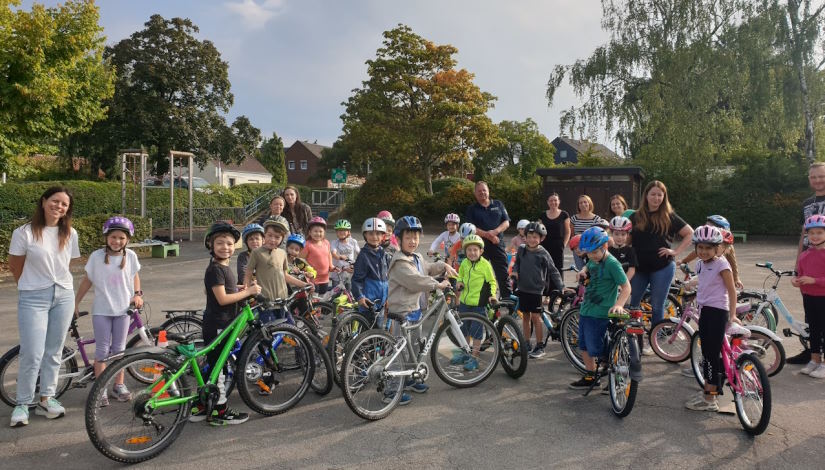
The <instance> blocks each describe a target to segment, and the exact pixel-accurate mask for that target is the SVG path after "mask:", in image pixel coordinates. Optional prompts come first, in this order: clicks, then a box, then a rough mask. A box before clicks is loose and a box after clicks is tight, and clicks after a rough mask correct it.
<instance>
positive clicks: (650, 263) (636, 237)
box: [630, 212, 687, 273]
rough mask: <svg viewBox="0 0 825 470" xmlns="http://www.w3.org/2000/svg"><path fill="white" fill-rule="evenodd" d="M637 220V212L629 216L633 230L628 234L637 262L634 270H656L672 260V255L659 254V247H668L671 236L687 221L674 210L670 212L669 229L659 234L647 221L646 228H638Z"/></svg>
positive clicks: (649, 271)
mask: <svg viewBox="0 0 825 470" xmlns="http://www.w3.org/2000/svg"><path fill="white" fill-rule="evenodd" d="M638 220H639V218H638V216H637V213H633V215H631V216H630V221H631V222H633V230H632V231H631V232H630V235H631V237H632V239H633V250H634V251H635V252H636V261H637V262H638V267H637V269H636V270H637V271H639V272H643V273H651V272H654V271H658V270H660V269H662V268H664V267H665V266H667V265H668V264H669V263H670V262H672V261H673V257H672V256H669V257H662V256H659V249H660V248H670V242H672V241H673V237H674V236H675V235H676V234H678V233H679V231H680V230H682V228H683V227H685V226H686V225H687V222H685V221H684V220H682V218H681V217H679V216H678V215H676V213H675V212H674V213H672V214H670V230H669V231H668V232H667V233H666V234H664V235H661V234H659V233H657V232H654V231H653V225H652V224H651V223H648V226H647V229H646V230H644V231H642V230H639V228H638V225H637V223H638Z"/></svg>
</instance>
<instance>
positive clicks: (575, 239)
mask: <svg viewBox="0 0 825 470" xmlns="http://www.w3.org/2000/svg"><path fill="white" fill-rule="evenodd" d="M581 238H582V235H581V234H578V235H574V236H572V237H571V238H570V241H569V242H567V246H569V247H570V251H572V252H573V264H574V265H576V266H578V264H577V262H576V258H586V257H587V256H585V254H584V253H582V252H581V251H579V240H581ZM586 265H587V263H586V262H585V263H582V268H581V269H584V266H586Z"/></svg>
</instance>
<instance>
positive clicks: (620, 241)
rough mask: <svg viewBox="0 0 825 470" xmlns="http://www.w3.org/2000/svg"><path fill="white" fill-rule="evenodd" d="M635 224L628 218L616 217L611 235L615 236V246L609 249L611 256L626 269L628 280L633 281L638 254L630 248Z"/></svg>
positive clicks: (611, 228) (611, 222)
mask: <svg viewBox="0 0 825 470" xmlns="http://www.w3.org/2000/svg"><path fill="white" fill-rule="evenodd" d="M632 229H633V224H632V223H631V222H630V219H628V218H627V217H622V216H620V215H619V216H616V217H613V218H612V219H610V234H611V235H612V236H613V246H611V247H610V248H609V251H610V254H611V255H613V257H614V258H616V259H617V260H619V263H621V265H622V269H624V272H625V275H626V276H627V280H628V281H629V280H631V279H633V275H634V274H636V266H638V262H637V261H636V252H635V251H633V248H632V247H631V246H630V230H632Z"/></svg>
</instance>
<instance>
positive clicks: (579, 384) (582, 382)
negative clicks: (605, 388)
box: [569, 374, 601, 390]
mask: <svg viewBox="0 0 825 470" xmlns="http://www.w3.org/2000/svg"><path fill="white" fill-rule="evenodd" d="M594 379H595V377H594V376H593V375H591V374H585V376H584V377H582V378H580V379H579V380H577V381H575V382H573V383H571V384H570V385H569V387H570V388H572V389H573V390H582V389H587V388H590V385H591V384H593V380H594ZM599 385H601V381H600V380H596V383H595V385H593V387H598V386H599Z"/></svg>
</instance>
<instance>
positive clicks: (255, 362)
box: [85, 297, 314, 463]
mask: <svg viewBox="0 0 825 470" xmlns="http://www.w3.org/2000/svg"><path fill="white" fill-rule="evenodd" d="M258 300H259V302H258V304H257V305H256V306H255V307H254V309H253V308H252V307H250V303H249V302H246V303H245V304H244V307H243V309H242V311H241V312H240V314H239V315H238V316H237V317H236V318H235V320H233V321H232V323H231V324H230V325H229V326H228V327H227V328H226V329H224V330H223V331H222V332H221V333H220V334H219V335H218V337H217V338H215V340H213V341H212V342H211V343H209V344H208V345H206V347H204V348H203V349H196V348H195V347H194V345H193V338H194V337H195V336H196V335H197V333H195V332H193V333H190V334H188V335H176V334H170V335H168V336H169V339H170V340H173V341H177V342H178V343H180V344H179V345H178V346H176V347H174V348H159V347H152V348H151V349H148V350H146V349H143V350H133V351H126V352H124V353H121V354H119V355H117V356H115V357H113V358H112V359H111V360H113V362H112V363H111V364H109V365H108V367H107V368H106V370H105V371H104V372H103V374H101V375H100V377H99V378H98V379H97V380H95V382H94V385H93V386H92V391H91V393H90V394H89V397H88V398H87V400H86V407H85V423H86V432H87V434H88V435H89V439H90V440H91V441H92V444H93V445H94V446H95V448H96V449H97V450H98V451H100V452H101V453H102V454H103V455H105V456H106V457H108V458H110V459H112V460H115V461H117V462H123V463H138V462H142V461H145V460H149V459H151V458H154V457H156V456H157V455H159V454H160V453H161V452H163V451H164V450H165V449H166V448H168V447H169V446H170V445H171V444H172V443H173V442H174V441H175V439H177V437H178V436H179V435H180V433H181V431H183V426H184V425H185V424H186V422H187V421H188V418H189V413H190V410H191V408H192V405H193V404H194V403H195V402H199V403H200V404H202V405H204V407H205V414H206V416H207V420H211V416H212V410H213V409H214V407H215V405H216V402H217V399H218V397H219V395H220V392H219V390H218V378H219V375H220V373H221V371H222V370H223V369H224V365H225V364H226V361H227V359H228V357H229V355H230V353H231V351H232V349H233V348H234V347H235V344H236V341H237V339H238V338H240V337H241V336H243V334H244V333H246V332H247V330H249V329H251V330H252V331H251V332H249V334H248V336H247V338H246V341H244V343H243V348H242V349H241V354H240V356H239V360H238V364H239V366H240V367H239V370H243V371H244V374H243V379H242V380H237V387H238V391H239V393H240V396H241V399H242V400H243V402H244V403H245V404H246V405H247V406H248V407H249V408H250V409H252V410H254V411H255V412H257V413H260V414H262V415H266V416H271V415H276V414H280V413H283V412H285V411H287V410H288V409H290V408H292V407H293V406H294V405H295V404H296V403H298V401H300V400H301V398H302V397H303V396H304V394H306V391H307V389H308V388H309V386H310V382H311V380H312V375H313V372H314V361H313V360H312V345H311V343H310V341H309V339H308V338H307V336H306V334H305V333H304V332H302V331H301V330H300V329H298V328H296V327H294V326H292V325H287V324H284V323H280V324H274V323H267V324H263V323H261V321H260V320H259V317H258V311H259V310H261V309H263V308H267V309H269V308H280V307H282V306H283V304H284V300H283V299H275V300H273V301H271V302H270V301H267V300H266V299H263V298H260V297H259V298H258ZM221 345H222V346H221ZM219 347H220V348H221V349H220V351H221V352H220V356H219V357H218V360H217V361H216V363H215V367H214V369H212V370H211V371H210V373H209V376H208V377H207V378H206V379H205V380H204V376H203V375H202V374H201V370H200V367H199V359H201V358H203V357H204V356H206V355H207V354H208V353H209V352H211V351H213V350H216V349H217V348H219ZM131 368H135V369H140V370H143V371H145V372H148V373H151V374H152V377H153V379H152V381H151V382H149V383H144V382H138V383H136V384H131V385H132V387H131V388H132V390H134V391H133V393H132V398H131V400H129V401H128V402H113V403H112V404H111V405H109V406H107V407H101V406H100V403H99V400H100V396H101V391H102V390H106V389H107V388H110V387H111V382H112V381H113V380H114V378H115V377H116V376H117V374H119V373H121V372H122V371H123V370H124V369H131ZM193 375H194V378H195V385H193V384H192V380H191V376H193ZM236 379H240V378H236ZM261 384H263V385H266V388H265V389H264V388H263V387H261Z"/></svg>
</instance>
